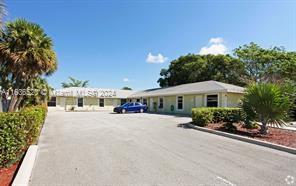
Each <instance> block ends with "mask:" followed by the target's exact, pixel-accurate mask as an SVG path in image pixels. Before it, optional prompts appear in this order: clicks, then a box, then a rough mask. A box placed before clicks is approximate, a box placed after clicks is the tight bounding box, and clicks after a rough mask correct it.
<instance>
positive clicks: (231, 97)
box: [133, 92, 243, 115]
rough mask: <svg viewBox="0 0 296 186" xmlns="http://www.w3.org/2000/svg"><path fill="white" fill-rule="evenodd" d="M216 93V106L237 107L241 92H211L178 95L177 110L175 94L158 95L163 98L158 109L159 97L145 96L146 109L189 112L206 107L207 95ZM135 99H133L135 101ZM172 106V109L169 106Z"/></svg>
mask: <svg viewBox="0 0 296 186" xmlns="http://www.w3.org/2000/svg"><path fill="white" fill-rule="evenodd" d="M213 94H217V95H218V106H219V107H237V106H238V103H239V101H240V99H241V98H242V96H243V94H239V93H226V92H223V93H211V94H193V95H178V96H183V109H182V110H177V95H175V96H160V97H163V99H164V102H163V103H164V108H163V109H159V108H158V105H159V97H146V99H147V106H148V108H149V109H148V111H150V112H158V113H173V114H187V115H189V114H191V109H192V108H194V107H206V106H207V104H206V102H207V95H213ZM135 100H136V99H133V101H135ZM151 101H152V103H153V102H154V103H156V104H157V108H156V109H155V108H153V107H152V108H151V105H153V104H151ZM172 106H173V108H174V109H173V111H172V110H171V107H172Z"/></svg>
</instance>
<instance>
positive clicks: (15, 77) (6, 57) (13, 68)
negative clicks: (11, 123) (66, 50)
mask: <svg viewBox="0 0 296 186" xmlns="http://www.w3.org/2000/svg"><path fill="white" fill-rule="evenodd" d="M52 47H53V44H52V40H51V38H50V37H49V36H47V35H46V34H45V32H44V30H43V29H42V28H41V27H40V26H39V25H38V24H35V23H31V22H28V21H26V20H24V19H17V20H15V21H13V22H8V23H6V27H5V28H4V30H3V32H2V38H1V42H0V58H1V61H0V69H2V71H3V70H4V71H5V75H6V76H5V77H2V79H5V78H6V79H9V82H10V83H11V87H6V88H12V89H13V94H12V98H11V101H10V105H9V111H15V110H16V109H17V107H16V103H17V102H19V101H18V100H19V99H23V98H24V96H23V95H18V94H15V91H17V90H19V89H25V88H27V87H28V86H29V83H30V80H31V79H34V78H36V77H38V76H41V75H50V74H52V73H53V72H54V71H55V70H56V69H57V60H56V54H55V52H54V50H53V48H52Z"/></svg>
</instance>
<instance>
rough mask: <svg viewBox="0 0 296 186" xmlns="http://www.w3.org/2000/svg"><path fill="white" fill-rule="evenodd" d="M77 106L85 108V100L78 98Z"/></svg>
mask: <svg viewBox="0 0 296 186" xmlns="http://www.w3.org/2000/svg"><path fill="white" fill-rule="evenodd" d="M77 106H78V107H83V98H77Z"/></svg>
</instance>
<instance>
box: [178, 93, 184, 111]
mask: <svg viewBox="0 0 296 186" xmlns="http://www.w3.org/2000/svg"><path fill="white" fill-rule="evenodd" d="M176 107H177V110H183V109H184V96H177V97H176Z"/></svg>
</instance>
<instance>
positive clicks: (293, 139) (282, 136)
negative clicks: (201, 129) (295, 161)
mask: <svg viewBox="0 0 296 186" xmlns="http://www.w3.org/2000/svg"><path fill="white" fill-rule="evenodd" d="M234 125H235V126H236V127H237V131H236V132H233V134H237V135H241V136H246V137H250V138H253V139H257V140H261V141H267V142H270V143H275V144H278V145H283V146H287V147H292V148H296V131H292V130H285V129H280V128H271V127H269V131H268V134H267V135H261V134H260V133H259V128H258V129H246V128H244V127H243V126H242V125H241V124H234ZM206 128H209V129H213V130H219V131H223V132H228V133H231V132H229V131H226V130H225V129H224V128H223V123H211V124H209V125H208V126H207V127H206Z"/></svg>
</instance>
